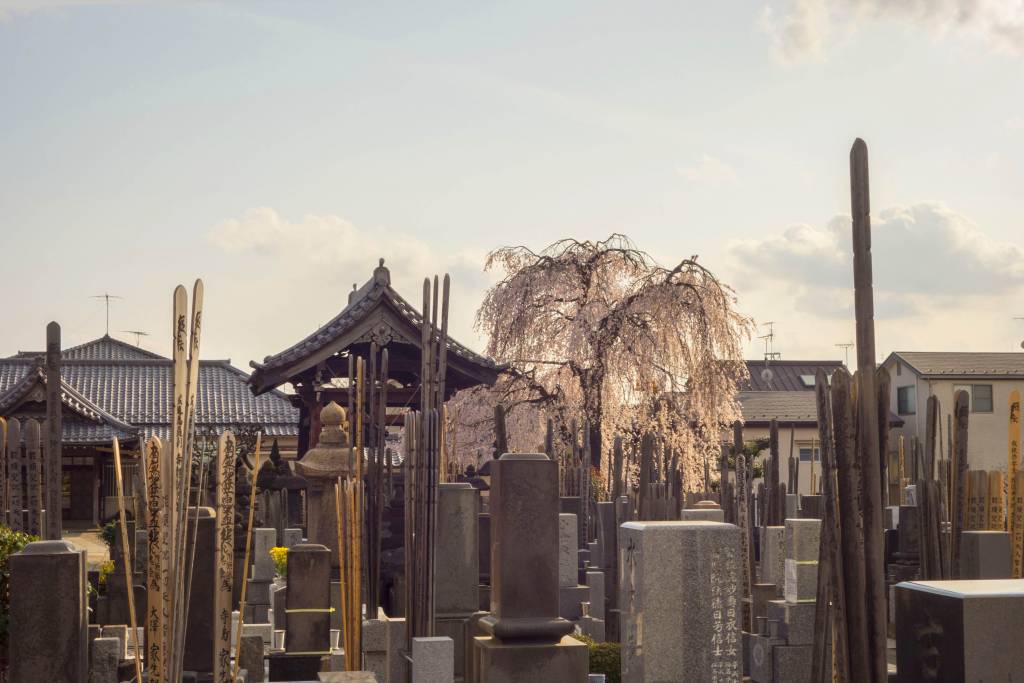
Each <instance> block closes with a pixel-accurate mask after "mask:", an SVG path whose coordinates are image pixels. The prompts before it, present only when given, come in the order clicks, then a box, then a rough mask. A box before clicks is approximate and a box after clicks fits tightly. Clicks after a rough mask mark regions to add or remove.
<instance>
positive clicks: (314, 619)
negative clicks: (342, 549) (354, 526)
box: [284, 543, 331, 655]
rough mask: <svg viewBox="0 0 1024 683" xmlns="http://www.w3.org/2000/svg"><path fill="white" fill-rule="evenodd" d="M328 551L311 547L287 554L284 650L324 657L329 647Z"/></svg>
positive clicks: (298, 546) (329, 573)
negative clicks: (318, 654) (319, 654)
mask: <svg viewBox="0 0 1024 683" xmlns="http://www.w3.org/2000/svg"><path fill="white" fill-rule="evenodd" d="M330 580H331V551H330V550H328V549H327V548H326V547H325V546H323V545H319V544H315V543H305V544H301V545H297V546H295V547H293V548H291V549H290V550H289V551H288V598H287V600H288V610H287V612H286V614H287V617H286V621H285V623H286V634H285V639H284V644H285V649H286V651H287V652H289V653H297V652H310V653H312V652H317V653H322V654H323V655H327V654H329V653H330V644H331V621H330V608H331V591H330V586H331V584H330Z"/></svg>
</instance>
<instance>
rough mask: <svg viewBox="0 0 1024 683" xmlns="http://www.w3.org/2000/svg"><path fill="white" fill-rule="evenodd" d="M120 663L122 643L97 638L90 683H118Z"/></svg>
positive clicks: (91, 657)
mask: <svg viewBox="0 0 1024 683" xmlns="http://www.w3.org/2000/svg"><path fill="white" fill-rule="evenodd" d="M120 661H121V643H120V641H118V639H117V638H113V637H111V638H97V639H96V640H94V641H92V644H91V646H90V648H89V683H118V681H117V665H118V662H120ZM16 680H17V679H16Z"/></svg>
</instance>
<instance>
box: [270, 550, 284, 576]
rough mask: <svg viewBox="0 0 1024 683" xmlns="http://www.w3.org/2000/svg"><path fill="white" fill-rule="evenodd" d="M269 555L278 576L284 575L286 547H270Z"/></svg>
mask: <svg viewBox="0 0 1024 683" xmlns="http://www.w3.org/2000/svg"><path fill="white" fill-rule="evenodd" d="M270 557H271V559H272V560H274V566H275V567H276V568H277V573H278V575H279V576H286V575H287V573H288V548H282V547H280V546H278V547H275V548H271V549H270Z"/></svg>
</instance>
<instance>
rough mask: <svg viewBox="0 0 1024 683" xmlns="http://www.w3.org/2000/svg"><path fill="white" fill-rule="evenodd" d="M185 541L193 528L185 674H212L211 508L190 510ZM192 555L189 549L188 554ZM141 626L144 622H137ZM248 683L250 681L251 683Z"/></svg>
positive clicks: (213, 529) (214, 551) (214, 547)
mask: <svg viewBox="0 0 1024 683" xmlns="http://www.w3.org/2000/svg"><path fill="white" fill-rule="evenodd" d="M188 514H189V516H188V526H189V529H188V539H189V540H190V541H191V540H192V528H191V527H192V525H193V524H197V526H196V527H195V530H196V532H195V555H194V557H195V564H194V565H193V569H192V592H191V593H190V595H189V603H188V628H187V629H185V655H184V669H185V671H198V672H203V673H210V672H212V671H213V655H214V646H213V640H214V638H213V632H214V628H215V626H214V614H213V612H214V610H213V608H214V580H215V572H214V568H215V563H216V561H217V538H216V536H217V533H216V532H217V513H216V512H215V511H214V509H213V508H207V507H200V508H194V507H193V508H189V511H188ZM189 552H190V553H191V549H190V551H189ZM140 623H144V622H140ZM250 680H251V679H250Z"/></svg>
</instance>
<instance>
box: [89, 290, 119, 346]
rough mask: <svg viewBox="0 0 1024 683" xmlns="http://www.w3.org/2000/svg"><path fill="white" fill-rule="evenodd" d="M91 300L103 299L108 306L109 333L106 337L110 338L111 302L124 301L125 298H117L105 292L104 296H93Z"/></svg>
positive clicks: (107, 332)
mask: <svg viewBox="0 0 1024 683" xmlns="http://www.w3.org/2000/svg"><path fill="white" fill-rule="evenodd" d="M89 298H90V299H103V300H104V301H105V302H106V304H107V331H106V332H105V334H106V336H108V337H109V336H110V300H111V299H123V298H124V297H123V296H117V295H116V294H108V293H107V292H104V293H103V294H97V295H95V296H91V297H89Z"/></svg>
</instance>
